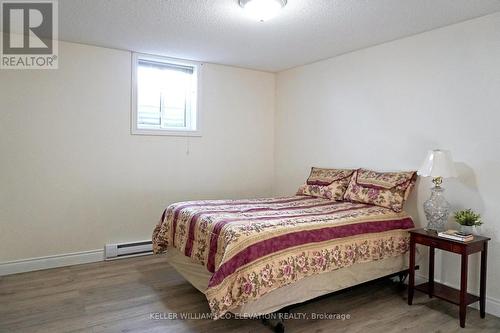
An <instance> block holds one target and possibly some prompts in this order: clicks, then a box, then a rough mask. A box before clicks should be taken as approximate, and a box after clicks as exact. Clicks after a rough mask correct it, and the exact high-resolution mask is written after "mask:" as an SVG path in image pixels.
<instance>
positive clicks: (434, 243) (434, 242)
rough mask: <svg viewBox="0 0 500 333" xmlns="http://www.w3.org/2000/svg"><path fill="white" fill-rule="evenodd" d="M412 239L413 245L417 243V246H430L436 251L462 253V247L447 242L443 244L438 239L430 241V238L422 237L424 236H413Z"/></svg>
mask: <svg viewBox="0 0 500 333" xmlns="http://www.w3.org/2000/svg"><path fill="white" fill-rule="evenodd" d="M413 237H414V238H415V243H417V244H422V245H427V246H432V247H434V248H436V249H440V250H444V251H449V252H454V253H462V251H463V246H460V245H459V244H452V243H451V242H447V241H444V242H443V241H441V240H438V239H432V238H429V237H424V236H420V235H413Z"/></svg>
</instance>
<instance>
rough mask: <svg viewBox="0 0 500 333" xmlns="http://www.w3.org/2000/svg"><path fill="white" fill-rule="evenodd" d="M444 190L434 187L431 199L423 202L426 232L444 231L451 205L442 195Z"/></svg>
mask: <svg viewBox="0 0 500 333" xmlns="http://www.w3.org/2000/svg"><path fill="white" fill-rule="evenodd" d="M443 192H444V188H442V187H441V186H435V187H433V188H432V189H431V197H430V198H429V199H428V200H427V201H426V202H424V212H425V217H426V218H427V222H428V223H427V227H426V229H427V230H433V231H444V230H445V229H446V223H447V222H448V216H450V209H451V205H450V203H449V202H448V201H446V199H445V198H444V195H443Z"/></svg>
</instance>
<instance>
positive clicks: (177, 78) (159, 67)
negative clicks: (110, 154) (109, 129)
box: [132, 54, 200, 136]
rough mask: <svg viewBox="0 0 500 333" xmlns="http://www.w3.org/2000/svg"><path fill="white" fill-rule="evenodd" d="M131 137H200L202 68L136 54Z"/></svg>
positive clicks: (177, 61)
mask: <svg viewBox="0 0 500 333" xmlns="http://www.w3.org/2000/svg"><path fill="white" fill-rule="evenodd" d="M132 63H133V65H132V67H133V68H132V70H133V75H132V134H145V135H177V136H199V135H200V121H199V117H198V115H199V110H198V74H199V67H200V64H198V63H194V62H190V61H179V60H173V59H169V58H164V57H156V56H150V55H142V54H134V55H133V59H132Z"/></svg>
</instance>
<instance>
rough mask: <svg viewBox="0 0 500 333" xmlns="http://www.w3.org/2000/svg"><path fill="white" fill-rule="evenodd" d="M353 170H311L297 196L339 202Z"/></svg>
mask: <svg viewBox="0 0 500 333" xmlns="http://www.w3.org/2000/svg"><path fill="white" fill-rule="evenodd" d="M353 173H354V170H350V169H325V168H311V173H310V175H309V178H307V181H306V183H305V184H304V185H302V186H301V187H300V188H299V190H298V192H297V194H298V195H309V196H313V197H320V198H326V199H330V200H335V201H341V200H343V198H344V193H345V191H346V189H347V185H348V184H349V180H350V179H351V176H352V174H353Z"/></svg>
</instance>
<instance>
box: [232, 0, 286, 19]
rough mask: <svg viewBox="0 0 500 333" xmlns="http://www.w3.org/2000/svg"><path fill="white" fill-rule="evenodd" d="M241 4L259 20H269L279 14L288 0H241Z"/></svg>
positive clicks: (249, 13)
mask: <svg viewBox="0 0 500 333" xmlns="http://www.w3.org/2000/svg"><path fill="white" fill-rule="evenodd" d="M239 1H240V6H241V7H243V9H245V12H247V13H248V15H250V16H251V17H253V18H254V19H256V20H258V21H261V22H263V21H267V20H269V19H272V18H273V17H275V16H276V15H278V13H279V11H280V10H281V8H283V7H285V5H286V3H287V0H239Z"/></svg>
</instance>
